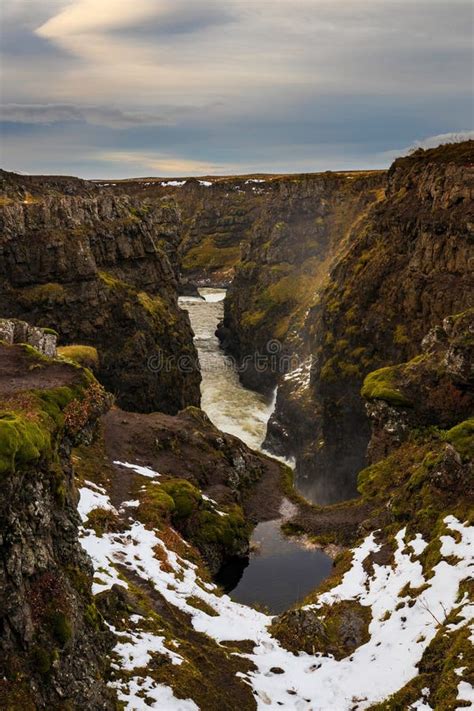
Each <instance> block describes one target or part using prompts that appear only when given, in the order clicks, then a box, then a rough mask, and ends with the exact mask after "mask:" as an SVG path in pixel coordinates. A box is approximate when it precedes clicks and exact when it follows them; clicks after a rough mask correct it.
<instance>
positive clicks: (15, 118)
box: [0, 103, 169, 128]
mask: <svg viewBox="0 0 474 711" xmlns="http://www.w3.org/2000/svg"><path fill="white" fill-rule="evenodd" d="M168 120H169V119H168ZM0 121H8V122H16V123H25V124H52V123H60V122H63V121H84V122H86V123H90V124H93V125H97V126H110V127H114V128H130V127H132V126H154V125H158V124H163V123H166V121H167V119H165V118H164V117H163V116H159V115H157V114H151V113H150V114H147V113H143V112H138V111H137V112H130V111H122V110H121V109H117V108H109V107H102V106H75V105H73V104H13V103H9V104H3V105H2V106H0Z"/></svg>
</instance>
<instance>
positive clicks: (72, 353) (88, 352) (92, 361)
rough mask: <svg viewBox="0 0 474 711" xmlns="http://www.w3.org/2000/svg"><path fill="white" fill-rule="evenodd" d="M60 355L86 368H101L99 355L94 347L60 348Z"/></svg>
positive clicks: (72, 346) (74, 346) (75, 346)
mask: <svg viewBox="0 0 474 711" xmlns="http://www.w3.org/2000/svg"><path fill="white" fill-rule="evenodd" d="M58 355H60V356H61V357H62V358H68V359H69V360H73V361H74V362H75V363H78V364H79V365H82V366H83V367H84V368H91V369H92V370H95V369H97V368H98V367H99V354H98V353H97V348H94V347H93V346H83V345H71V346H62V347H61V348H58Z"/></svg>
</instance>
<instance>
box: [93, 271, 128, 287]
mask: <svg viewBox="0 0 474 711" xmlns="http://www.w3.org/2000/svg"><path fill="white" fill-rule="evenodd" d="M99 279H100V280H101V281H102V282H103V283H104V284H106V285H107V286H108V287H109V288H111V289H116V288H117V287H126V286H127V285H126V284H125V282H123V281H120V279H117V278H116V277H114V276H113V274H109V272H103V271H101V272H99Z"/></svg>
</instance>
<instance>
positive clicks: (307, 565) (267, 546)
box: [217, 521, 332, 614]
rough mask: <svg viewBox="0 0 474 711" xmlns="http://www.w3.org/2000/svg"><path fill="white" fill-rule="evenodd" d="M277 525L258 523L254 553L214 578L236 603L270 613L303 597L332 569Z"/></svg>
mask: <svg viewBox="0 0 474 711" xmlns="http://www.w3.org/2000/svg"><path fill="white" fill-rule="evenodd" d="M280 524H281V522H280V521H267V522H265V523H260V524H258V526H256V528H255V531H254V533H253V536H252V543H253V544H254V545H257V546H258V549H257V551H256V552H255V553H252V556H251V558H250V560H247V561H235V562H232V563H229V564H228V565H227V566H225V567H224V568H223V569H222V570H221V572H220V573H219V576H218V579H217V582H218V583H219V584H220V585H222V586H223V588H224V590H225V591H226V592H228V593H229V595H230V597H231V598H232V599H233V600H235V601H236V602H241V603H243V604H245V605H256V604H257V605H261V606H263V607H264V608H265V609H267V610H268V611H269V612H270V613H272V614H279V613H280V612H283V611H284V610H286V609H287V608H288V607H290V606H291V605H294V604H295V603H296V602H298V601H299V600H301V599H302V598H303V597H305V595H307V594H308V593H310V592H311V591H312V590H314V588H315V587H316V586H317V585H318V583H320V582H321V581H322V580H324V578H327V576H328V575H329V573H330V572H331V568H332V560H331V558H329V556H327V555H326V554H325V553H323V552H322V551H320V550H318V549H315V548H305V547H303V546H302V545H301V544H298V543H296V542H295V541H292V540H291V538H287V537H286V536H285V535H284V534H283V533H282V532H281V530H280Z"/></svg>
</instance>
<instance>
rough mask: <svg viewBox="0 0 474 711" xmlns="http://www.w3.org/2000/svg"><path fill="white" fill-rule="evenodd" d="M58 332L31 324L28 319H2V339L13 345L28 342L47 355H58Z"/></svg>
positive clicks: (0, 332) (0, 328)
mask: <svg viewBox="0 0 474 711" xmlns="http://www.w3.org/2000/svg"><path fill="white" fill-rule="evenodd" d="M57 340H58V336H57V334H56V333H55V332H54V331H52V330H51V329H44V328H37V327H36V326H30V324H29V323H27V322H26V321H18V320H17V319H4V318H3V319H0V341H3V342H4V343H8V344H9V345H13V344H14V343H27V344H28V345H29V346H33V348H36V350H38V351H39V352H40V353H42V354H43V355H45V356H50V357H53V356H55V355H56V350H57V349H56V343H57Z"/></svg>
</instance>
